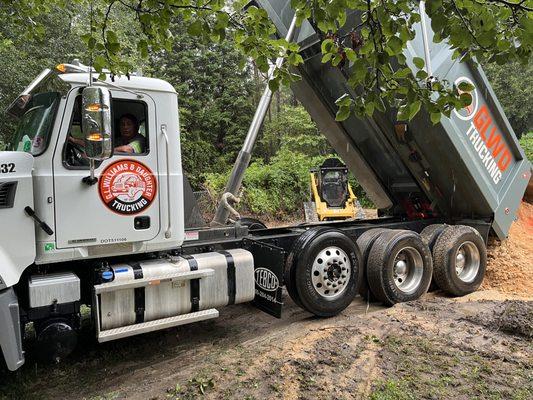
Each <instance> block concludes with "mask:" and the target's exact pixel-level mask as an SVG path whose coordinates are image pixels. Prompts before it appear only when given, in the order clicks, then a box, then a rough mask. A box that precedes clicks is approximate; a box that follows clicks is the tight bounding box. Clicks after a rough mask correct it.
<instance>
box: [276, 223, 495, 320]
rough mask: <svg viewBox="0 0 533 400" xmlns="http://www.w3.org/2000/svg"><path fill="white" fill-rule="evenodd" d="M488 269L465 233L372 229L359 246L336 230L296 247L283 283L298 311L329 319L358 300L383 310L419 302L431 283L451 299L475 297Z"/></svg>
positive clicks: (311, 233)
mask: <svg viewBox="0 0 533 400" xmlns="http://www.w3.org/2000/svg"><path fill="white" fill-rule="evenodd" d="M485 269H486V248H485V243H484V241H483V238H482V237H481V235H480V234H479V233H478V232H477V231H476V230H475V229H473V228H471V227H468V226H462V225H457V226H447V225H430V226H428V227H426V228H425V229H424V230H423V231H422V233H421V234H418V233H416V232H414V231H408V230H390V229H382V228H376V229H371V230H368V231H366V232H365V233H364V234H363V235H361V236H360V237H359V238H358V240H357V244H356V243H354V241H353V240H352V238H350V237H348V236H347V235H346V234H345V233H343V232H342V231H340V230H337V229H333V228H321V227H315V228H311V229H309V230H308V231H306V232H305V233H303V234H302V235H301V236H300V237H299V238H298V239H297V240H296V242H295V243H294V245H293V248H292V251H291V252H290V254H289V256H288V258H287V263H286V268H285V273H284V280H285V286H286V288H287V290H288V292H289V295H290V296H291V298H292V299H293V301H294V302H295V303H296V304H297V305H299V306H300V307H302V308H304V309H305V310H307V311H309V312H311V313H312V314H314V315H317V316H320V317H330V316H333V315H336V314H338V313H340V312H341V311H342V310H344V309H345V308H346V307H348V305H349V304H350V303H351V302H352V301H353V299H354V297H355V296H356V294H357V292H359V293H361V295H362V296H363V297H365V298H370V297H371V298H373V299H375V300H378V301H381V302H383V303H385V304H388V305H393V304H396V303H401V302H407V301H412V300H416V299H418V298H419V297H420V296H422V295H423V294H424V293H426V292H427V291H428V288H429V286H430V284H431V282H432V279H433V280H434V282H435V283H436V284H437V285H438V287H439V288H440V289H442V290H444V291H445V292H447V293H449V294H451V295H454V296H462V295H465V294H468V293H472V292H474V291H475V290H477V289H478V288H479V286H480V285H481V282H482V281H483V277H484V275H485Z"/></svg>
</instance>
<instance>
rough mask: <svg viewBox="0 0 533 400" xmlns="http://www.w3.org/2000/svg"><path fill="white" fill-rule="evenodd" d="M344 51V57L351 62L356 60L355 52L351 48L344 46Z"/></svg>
mask: <svg viewBox="0 0 533 400" xmlns="http://www.w3.org/2000/svg"><path fill="white" fill-rule="evenodd" d="M344 52H345V53H346V58H348V60H350V61H351V62H354V61H355V60H357V54H356V53H355V51H353V50H352V49H350V48H346V49H344Z"/></svg>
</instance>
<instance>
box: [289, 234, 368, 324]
mask: <svg viewBox="0 0 533 400" xmlns="http://www.w3.org/2000/svg"><path fill="white" fill-rule="evenodd" d="M300 239H301V240H300ZM300 239H299V240H298V241H297V243H296V245H295V247H294V249H293V251H292V252H291V255H289V258H290V259H291V261H290V263H291V266H292V268H291V269H292V274H289V281H288V282H287V281H286V284H287V283H288V286H292V287H293V290H294V289H296V293H297V297H298V300H299V302H300V304H301V306H302V307H303V308H304V309H305V310H307V311H309V312H310V313H312V314H314V315H316V316H319V317H331V316H334V315H337V314H338V313H340V312H341V311H342V310H344V309H345V308H346V307H348V305H349V304H350V303H351V302H352V301H353V299H354V298H355V296H356V294H357V290H358V288H359V285H360V283H361V278H362V273H361V270H362V267H361V266H362V264H361V253H360V251H359V249H358V247H357V245H356V244H355V242H354V241H353V240H352V239H351V238H350V237H348V236H347V235H346V234H344V233H343V232H342V231H339V230H337V229H332V228H312V229H310V230H309V231H307V232H305V233H304V234H303V235H302V236H301V237H300ZM321 254H324V255H326V254H327V256H325V259H324V261H322V258H321V257H322V256H321ZM329 260H331V261H329ZM315 261H316V263H315ZM322 263H323V265H324V268H322V266H321V265H322ZM328 265H329V267H328ZM319 268H320V272H319ZM348 271H349V273H348ZM343 273H346V275H344V274H343ZM315 274H316V275H315ZM322 274H323V275H322ZM323 278H324V279H325V281H324V282H325V283H324V284H322V283H320V282H318V283H316V280H322V279H323ZM326 278H327V279H326ZM326 281H327V286H326ZM315 285H316V286H315ZM288 290H289V293H290V290H291V289H289V288H288ZM291 297H292V296H291Z"/></svg>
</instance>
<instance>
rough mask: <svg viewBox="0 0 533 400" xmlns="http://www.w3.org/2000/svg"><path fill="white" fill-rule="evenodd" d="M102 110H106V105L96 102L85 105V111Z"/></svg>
mask: <svg viewBox="0 0 533 400" xmlns="http://www.w3.org/2000/svg"><path fill="white" fill-rule="evenodd" d="M103 110H107V107H106V106H105V105H103V104H98V103H92V104H88V105H87V106H86V107H85V111H92V112H98V111H103Z"/></svg>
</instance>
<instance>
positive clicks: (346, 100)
mask: <svg viewBox="0 0 533 400" xmlns="http://www.w3.org/2000/svg"><path fill="white" fill-rule="evenodd" d="M352 103H353V99H352V98H351V97H350V95H349V94H348V93H345V94H343V95H342V96H341V97H339V98H338V99H337V100H336V101H335V104H336V105H338V106H339V107H349V106H350V105H351V104H352Z"/></svg>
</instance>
